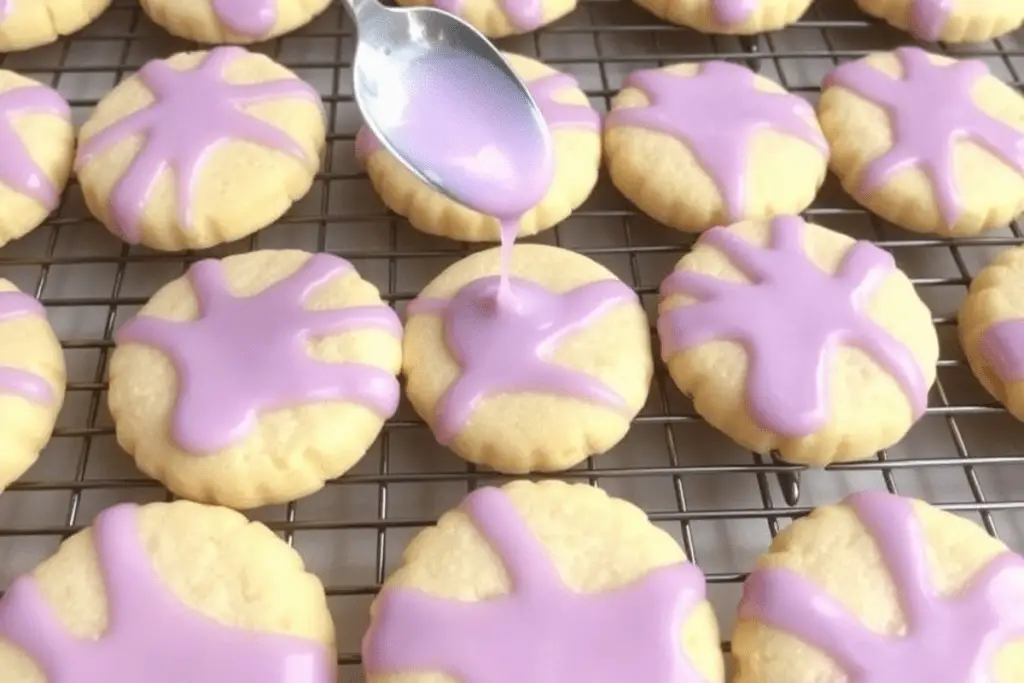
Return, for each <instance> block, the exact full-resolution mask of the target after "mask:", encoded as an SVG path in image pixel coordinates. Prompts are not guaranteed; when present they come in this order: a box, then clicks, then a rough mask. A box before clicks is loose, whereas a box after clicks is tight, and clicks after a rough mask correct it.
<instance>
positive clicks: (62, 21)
mask: <svg viewBox="0 0 1024 683" xmlns="http://www.w3.org/2000/svg"><path fill="white" fill-rule="evenodd" d="M111 2H112V0H0V52H18V51H21V50H28V49H30V48H33V47H39V46H40V45H48V44H50V43H53V42H55V41H57V40H59V39H60V37H61V36H67V35H70V34H72V33H75V32H76V31H78V30H80V29H82V28H84V27H85V26H87V25H89V24H91V23H92V22H93V20H94V19H96V17H98V16H99V15H101V14H103V12H104V11H105V10H106V9H107V8H108V7H109V6H110V3H111Z"/></svg>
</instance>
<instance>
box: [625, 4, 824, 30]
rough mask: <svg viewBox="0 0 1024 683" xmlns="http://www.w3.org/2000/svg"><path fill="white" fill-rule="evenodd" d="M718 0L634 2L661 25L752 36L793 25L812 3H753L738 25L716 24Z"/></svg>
mask: <svg viewBox="0 0 1024 683" xmlns="http://www.w3.org/2000/svg"><path fill="white" fill-rule="evenodd" d="M720 2H722V0H636V3H637V4H638V5H640V6H641V7H643V8H644V9H646V10H647V11H648V12H650V13H651V14H653V15H654V16H656V17H658V18H659V19H664V20H665V21H668V22H671V23H673V24H679V25H681V26H688V27H690V28H692V29H696V30H697V31H701V32H702V33H713V34H718V33H721V34H733V35H752V34H755V33H765V32H768V31H777V30H779V29H781V28H785V27H786V26H789V25H790V24H794V23H796V22H797V20H799V19H800V17H802V16H803V14H804V12H806V11H807V8H808V7H810V6H811V2H812V0H755V2H756V6H755V9H754V11H753V12H752V13H751V14H750V15H749V16H748V17H747V18H746V19H745V20H743V21H741V22H739V23H728V22H724V23H723V22H722V21H720V20H719V15H717V14H716V12H715V6H716V4H718V3H720Z"/></svg>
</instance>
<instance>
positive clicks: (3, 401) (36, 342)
mask: <svg viewBox="0 0 1024 683" xmlns="http://www.w3.org/2000/svg"><path fill="white" fill-rule="evenodd" d="M64 381H65V376H64V354H63V353H62V352H61V348H60V342H59V341H58V340H57V337H56V335H54V333H53V330H52V329H50V325H49V323H47V322H46V312H45V311H44V310H43V306H42V305H41V304H40V303H39V302H38V301H36V300H35V299H33V298H32V297H30V296H29V295H27V294H22V293H21V292H19V291H18V289H17V287H15V286H14V285H12V284H11V283H10V282H8V281H7V280H4V279H0V491H2V490H3V489H4V488H5V487H7V486H8V485H9V484H10V483H11V482H13V481H14V480H15V479H17V478H18V477H20V476H21V475H22V474H24V473H25V471H26V470H28V468H29V467H31V466H32V463H34V462H35V461H36V460H37V459H38V458H39V451H41V450H42V448H43V446H45V445H46V442H47V441H49V440H50V434H51V433H52V432H53V425H54V423H55V422H56V421H57V413H58V412H60V408H61V405H62V404H63V403H64ZM0 670H2V669H0Z"/></svg>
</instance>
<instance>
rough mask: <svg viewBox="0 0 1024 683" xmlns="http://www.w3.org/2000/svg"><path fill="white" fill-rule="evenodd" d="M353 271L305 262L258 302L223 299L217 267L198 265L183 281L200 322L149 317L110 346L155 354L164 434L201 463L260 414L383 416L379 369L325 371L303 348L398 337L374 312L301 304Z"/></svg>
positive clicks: (321, 261) (391, 400)
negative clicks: (170, 381) (320, 407)
mask: <svg viewBox="0 0 1024 683" xmlns="http://www.w3.org/2000/svg"><path fill="white" fill-rule="evenodd" d="M350 272H352V266H351V264H349V263H348V262H347V261H345V260H344V259H341V258H338V257H336V256H331V255H330V254H316V255H314V256H312V257H311V258H310V259H309V260H308V261H307V262H306V263H305V264H304V265H303V266H302V267H301V268H300V269H299V270H298V271H297V272H296V273H295V274H294V275H291V276H290V277H287V278H285V279H284V280H281V281H280V282H278V283H276V284H274V285H271V286H270V287H268V288H266V289H265V290H263V291H262V292H260V293H259V294H255V295H253V296H249V297H244V298H239V297H236V296H234V295H232V294H231V293H230V292H229V291H228V284H227V282H226V281H225V279H224V270H223V266H222V265H221V264H220V263H219V262H218V261H215V260H205V261H200V262H198V263H196V264H195V265H193V266H192V268H191V269H190V270H189V272H188V278H189V281H190V282H191V284H192V288H193V289H194V291H195V294H196V298H197V299H198V302H199V311H200V313H199V317H198V318H196V319H195V320H191V321H188V322H176V321H172V320H164V319H162V318H155V317H150V316H139V317H137V318H134V319H133V320H130V321H129V322H128V323H127V324H126V325H125V326H124V327H122V328H121V329H120V331H119V332H118V334H117V343H118V344H145V345H148V346H152V347H154V348H157V349H160V350H161V351H163V352H164V353H165V354H166V355H167V356H168V357H169V358H170V360H171V362H172V363H173V364H174V367H175V370H176V371H177V373H178V400H177V403H176V405H175V408H174V416H173V418H172V422H171V433H172V436H173V438H174V440H175V442H176V443H177V444H178V446H180V447H181V448H182V449H184V450H186V451H188V452H190V453H192V454H194V455H207V454H211V453H215V452H217V451H219V450H221V449H223V448H227V447H229V446H231V445H233V444H235V443H237V442H238V441H239V440H241V439H243V438H244V437H246V436H247V435H248V434H249V433H251V431H252V430H253V428H254V427H255V425H256V420H257V419H258V418H259V416H260V415H261V414H263V413H266V412H270V411H274V410H281V409H284V408H289V407H292V406H295V405H300V404H305V403H311V402H317V401H352V402H355V403H358V404H360V405H363V406H365V407H367V408H369V409H370V410H372V411H374V412H375V413H377V414H378V415H380V416H381V417H390V416H391V415H393V414H394V412H395V410H396V409H397V407H398V399H399V386H398V380H397V379H396V378H395V377H394V376H393V375H391V373H389V372H387V371H385V370H382V369H380V368H377V367H374V366H371V365H363V364H357V363H344V364H333V363H325V362H321V361H318V360H315V359H314V358H312V357H310V355H309V354H308V352H307V350H306V345H307V343H308V342H309V341H310V340H311V339H317V338H321V337H324V336H327V335H335V334H342V333H345V332H352V331H357V330H363V329H380V330H385V331H387V332H390V333H392V334H394V335H395V336H396V337H398V336H400V335H401V333H402V328H401V324H400V323H399V320H398V316H397V315H395V313H394V311H392V310H391V309H390V308H388V307H387V306H385V305H383V304H379V305H376V306H353V307H349V308H343V309H339V310H319V311H310V310H306V308H304V303H305V301H306V299H307V298H308V297H309V296H310V294H312V293H313V292H314V291H316V290H317V288H319V287H321V286H323V285H325V284H326V283H327V282H329V281H330V280H331V279H333V278H335V277H338V276H340V275H343V274H345V273H350Z"/></svg>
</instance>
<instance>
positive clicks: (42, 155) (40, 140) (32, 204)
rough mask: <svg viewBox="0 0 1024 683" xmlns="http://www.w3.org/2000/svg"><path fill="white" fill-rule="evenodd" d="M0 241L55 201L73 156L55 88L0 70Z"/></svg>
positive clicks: (38, 219)
mask: <svg viewBox="0 0 1024 683" xmlns="http://www.w3.org/2000/svg"><path fill="white" fill-rule="evenodd" d="M0 149H2V150H3V154H2V155H0V246H3V245H4V244H7V243H8V242H10V241H11V240H13V239H17V238H18V237H21V236H23V235H25V234H27V233H29V232H31V231H32V230H34V229H35V228H37V227H38V226H39V225H40V224H41V223H42V222H43V221H44V220H45V219H46V217H47V216H48V215H49V214H50V213H51V212H53V211H54V210H55V209H56V208H57V206H58V205H59V204H60V196H61V193H62V192H63V191H64V187H65V186H66V185H67V182H68V176H69V175H70V174H71V161H72V159H73V158H74V155H75V129H74V127H73V126H72V125H71V108H70V107H69V106H68V103H67V102H66V101H65V100H64V98H63V97H61V96H60V95H59V94H58V93H57V92H56V91H55V90H53V89H52V88H49V87H47V86H45V85H43V84H41V83H38V82H36V81H33V80H31V79H29V78H25V77H24V76H19V75H18V74H16V73H14V72H12V71H3V70H0Z"/></svg>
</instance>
